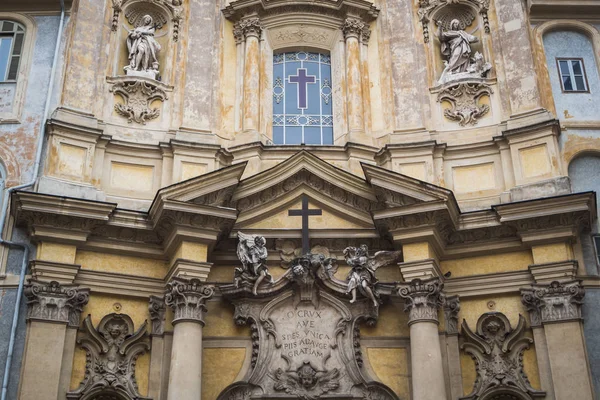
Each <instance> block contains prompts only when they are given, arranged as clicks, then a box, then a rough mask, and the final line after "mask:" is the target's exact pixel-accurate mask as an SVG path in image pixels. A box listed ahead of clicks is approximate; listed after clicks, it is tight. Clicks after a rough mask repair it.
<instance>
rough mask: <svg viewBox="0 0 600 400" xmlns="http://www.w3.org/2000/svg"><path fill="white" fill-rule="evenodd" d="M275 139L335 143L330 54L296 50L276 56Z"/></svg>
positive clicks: (274, 95)
mask: <svg viewBox="0 0 600 400" xmlns="http://www.w3.org/2000/svg"><path fill="white" fill-rule="evenodd" d="M273 142H274V143H275V144H290V145H292V144H319V145H327V144H333V106H332V87H331V58H330V56H329V55H328V54H321V53H311V52H304V51H297V52H286V53H278V54H275V55H274V56H273Z"/></svg>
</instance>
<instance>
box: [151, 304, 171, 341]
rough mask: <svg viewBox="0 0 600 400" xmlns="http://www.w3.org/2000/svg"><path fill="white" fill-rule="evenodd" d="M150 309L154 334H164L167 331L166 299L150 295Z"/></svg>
mask: <svg viewBox="0 0 600 400" xmlns="http://www.w3.org/2000/svg"><path fill="white" fill-rule="evenodd" d="M148 311H149V312H150V320H151V321H152V334H153V335H162V334H163V333H165V312H166V311H167V307H166V305H165V299H164V298H163V297H158V296H150V299H149V302H148Z"/></svg>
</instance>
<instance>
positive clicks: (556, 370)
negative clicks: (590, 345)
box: [521, 281, 596, 400]
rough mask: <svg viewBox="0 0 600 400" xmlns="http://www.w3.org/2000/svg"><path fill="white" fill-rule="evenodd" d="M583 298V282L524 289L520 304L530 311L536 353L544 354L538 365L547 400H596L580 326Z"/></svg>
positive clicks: (558, 283) (551, 284) (540, 357)
mask: <svg viewBox="0 0 600 400" xmlns="http://www.w3.org/2000/svg"><path fill="white" fill-rule="evenodd" d="M584 296H585V290H584V288H583V286H582V285H581V281H570V282H558V281H554V282H552V283H550V285H539V284H536V285H532V286H531V287H530V288H523V289H521V300H522V302H523V304H524V305H525V306H526V307H527V309H528V310H529V316H530V319H531V326H532V328H533V333H534V340H535V348H536V353H540V352H541V353H543V354H541V355H540V356H538V364H539V370H540V381H541V383H542V390H546V391H548V393H549V396H547V398H555V399H577V400H591V399H593V398H596V397H594V394H593V393H594V391H593V388H592V381H591V378H590V371H589V368H588V366H589V360H588V357H587V352H586V348H585V341H584V338H583V327H582V324H581V322H582V320H581V305H582V304H583V298H584ZM549 381H551V382H549ZM550 383H551V385H550Z"/></svg>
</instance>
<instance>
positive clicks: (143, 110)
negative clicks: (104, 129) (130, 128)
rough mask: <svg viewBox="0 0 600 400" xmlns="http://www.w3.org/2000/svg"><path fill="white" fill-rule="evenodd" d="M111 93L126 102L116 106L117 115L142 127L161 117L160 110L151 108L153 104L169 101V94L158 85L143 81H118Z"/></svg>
mask: <svg viewBox="0 0 600 400" xmlns="http://www.w3.org/2000/svg"><path fill="white" fill-rule="evenodd" d="M110 91H111V92H112V93H114V94H117V95H119V96H121V97H122V98H123V101H124V102H125V104H119V103H117V104H115V111H116V112H117V114H119V115H122V116H123V117H125V118H127V122H129V123H131V122H136V123H138V124H142V125H145V124H146V122H147V121H149V120H151V119H154V118H157V117H158V116H159V115H160V109H158V108H152V107H150V105H151V104H152V102H153V101H155V100H160V101H165V100H166V99H167V94H166V93H165V91H164V90H163V89H161V88H160V87H159V86H158V85H155V84H153V83H151V82H149V81H145V80H141V79H131V80H121V81H118V82H117V83H115V84H114V85H113V86H112V87H111V88H110Z"/></svg>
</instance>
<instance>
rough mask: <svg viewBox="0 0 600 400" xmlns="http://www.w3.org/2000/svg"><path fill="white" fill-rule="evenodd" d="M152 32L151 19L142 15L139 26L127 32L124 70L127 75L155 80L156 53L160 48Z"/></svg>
mask: <svg viewBox="0 0 600 400" xmlns="http://www.w3.org/2000/svg"><path fill="white" fill-rule="evenodd" d="M154 31H155V27H154V22H153V20H152V17H151V16H150V15H144V17H143V18H142V23H141V24H140V26H138V27H136V28H135V29H134V30H132V31H131V32H129V35H128V36H127V51H128V54H129V65H127V66H126V67H125V68H124V69H125V71H126V72H127V75H141V76H147V77H150V78H153V79H156V76H157V74H158V53H159V52H160V49H161V47H160V44H159V43H158V42H157V41H156V39H154Z"/></svg>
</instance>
